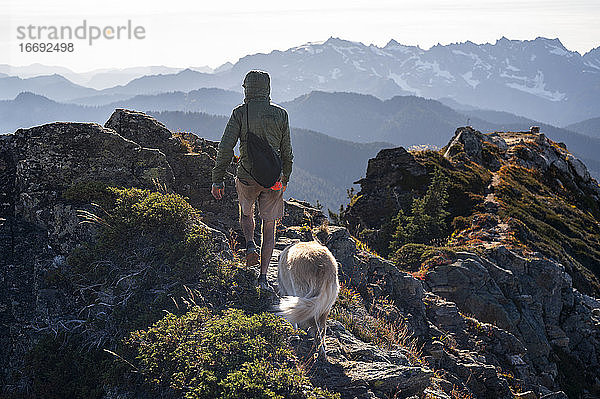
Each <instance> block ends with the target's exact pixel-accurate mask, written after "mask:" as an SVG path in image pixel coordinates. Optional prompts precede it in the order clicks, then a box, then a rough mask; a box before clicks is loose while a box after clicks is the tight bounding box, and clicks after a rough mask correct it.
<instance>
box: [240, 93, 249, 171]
mask: <svg viewBox="0 0 600 399" xmlns="http://www.w3.org/2000/svg"><path fill="white" fill-rule="evenodd" d="M249 113H250V105H249V104H248V103H246V140H245V142H246V154H247V153H248V132H249V131H250V122H248V114H249ZM240 145H242V143H241V140H240ZM240 166H241V167H242V169H244V170H245V171H246V173H248V174H249V175H250V176H252V173H250V171H249V170H248V169H246V167H245V166H244V164H243V163H242V162H241V160H240Z"/></svg>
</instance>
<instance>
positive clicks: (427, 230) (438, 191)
mask: <svg viewBox="0 0 600 399" xmlns="http://www.w3.org/2000/svg"><path fill="white" fill-rule="evenodd" d="M447 205H448V178H447V177H446V176H444V175H443V173H442V171H441V170H440V169H436V171H435V173H434V175H433V178H432V179H431V183H430V184H429V187H428V188H427V192H426V193H425V195H424V196H423V197H421V198H415V199H414V200H413V202H412V205H411V210H410V212H408V213H405V212H404V211H403V210H402V209H401V210H400V211H399V212H398V215H396V217H395V218H394V219H393V222H394V223H395V224H396V231H395V232H394V234H393V236H392V241H391V243H390V250H392V251H393V250H396V249H398V248H400V247H401V246H402V245H404V244H407V243H424V244H427V243H431V242H432V241H433V240H435V239H440V238H442V237H444V236H445V235H446V234H447V230H448V222H447V218H448V216H449V215H450V213H449V212H448V211H447V210H446V207H447Z"/></svg>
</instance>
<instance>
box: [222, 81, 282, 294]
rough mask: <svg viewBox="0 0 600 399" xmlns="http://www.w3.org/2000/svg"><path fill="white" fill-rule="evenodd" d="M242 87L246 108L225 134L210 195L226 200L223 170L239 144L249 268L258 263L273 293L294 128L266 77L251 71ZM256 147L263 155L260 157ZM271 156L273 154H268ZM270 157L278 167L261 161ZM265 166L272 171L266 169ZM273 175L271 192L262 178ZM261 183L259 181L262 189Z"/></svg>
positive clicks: (261, 278) (241, 203) (265, 285)
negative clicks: (271, 271)
mask: <svg viewBox="0 0 600 399" xmlns="http://www.w3.org/2000/svg"><path fill="white" fill-rule="evenodd" d="M242 87H244V103H243V104H241V105H239V106H237V107H236V108H234V109H233V112H232V113H231V117H230V118H229V122H227V126H226V127H225V131H224V132H223V137H222V138H221V142H220V143H219V152H218V154H217V159H216V162H215V167H214V168H213V170H212V182H213V184H212V188H211V192H212V195H213V197H215V199H217V200H219V199H221V198H222V197H223V194H224V182H223V177H224V176H225V170H226V169H227V167H228V166H229V164H230V163H231V159H232V157H233V148H234V147H235V145H236V143H237V141H238V140H240V158H239V160H238V166H237V173H236V175H237V176H236V178H235V188H236V191H237V194H238V199H239V208H240V225H241V227H242V231H243V232H244V238H245V239H246V265H247V266H253V265H257V264H258V263H259V258H260V275H259V278H258V286H259V287H260V288H262V289H269V285H268V283H267V268H268V266H269V262H270V260H271V255H272V254H273V247H274V246H275V222H276V220H277V219H281V218H282V217H283V192H284V191H285V189H286V187H287V184H288V181H289V179H290V174H291V173H292V158H293V155H292V145H291V142H290V126H289V122H288V115H287V111H286V110H285V109H284V108H282V107H280V106H278V105H275V104H272V103H271V99H270V78H269V74H268V73H266V72H263V71H250V72H248V73H247V74H246V77H245V78H244V84H243V85H242ZM250 132H251V133H250ZM252 133H253V134H254V135H253V134H252ZM256 136H258V137H259V138H256ZM253 140H254V141H253ZM261 140H262V141H261ZM265 140H266V142H265ZM257 141H261V143H262V144H263V147H260V146H257V145H256V144H255V142H257ZM267 143H268V144H267ZM256 148H261V149H264V150H261V152H260V153H258V154H257V153H256ZM269 152H270V153H271V154H267V153H269ZM263 153H264V154H263ZM269 155H270V156H271V157H272V158H275V159H276V160H277V161H278V162H279V163H278V164H273V165H274V166H272V167H271V166H269V165H271V164H269V162H268V161H264V159H262V158H261V157H262V156H265V157H267V158H266V159H269V158H268V156H269ZM265 165H267V168H268V169H272V170H264V169H265ZM261 168H262V170H261ZM279 171H281V172H279ZM269 173H271V174H273V173H275V179H276V180H278V181H276V182H275V184H274V185H273V186H272V187H269V186H268V185H270V184H272V182H271V183H265V182H264V179H263V176H264V175H268V174H269ZM257 180H259V181H261V184H259V183H258V182H257ZM266 181H269V180H268V179H267V180H266ZM265 184H267V186H266V187H265ZM257 200H258V212H259V216H260V219H261V220H262V238H261V248H260V255H259V251H258V248H257V247H256V244H255V243H254V227H255V226H254V203H255V202H256V201H257Z"/></svg>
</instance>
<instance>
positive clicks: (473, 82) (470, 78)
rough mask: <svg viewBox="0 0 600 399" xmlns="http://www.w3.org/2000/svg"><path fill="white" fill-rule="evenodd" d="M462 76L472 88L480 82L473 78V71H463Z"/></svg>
mask: <svg viewBox="0 0 600 399" xmlns="http://www.w3.org/2000/svg"><path fill="white" fill-rule="evenodd" d="M460 76H462V78H463V79H464V80H465V82H467V83H468V84H469V86H471V87H472V88H476V87H477V85H478V84H479V83H481V82H480V81H479V80H476V79H473V72H471V71H469V72H467V73H463V74H462V75H460Z"/></svg>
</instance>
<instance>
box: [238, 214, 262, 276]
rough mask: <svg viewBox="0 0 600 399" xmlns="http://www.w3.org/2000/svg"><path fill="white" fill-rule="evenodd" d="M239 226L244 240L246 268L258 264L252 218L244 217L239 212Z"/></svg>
mask: <svg viewBox="0 0 600 399" xmlns="http://www.w3.org/2000/svg"><path fill="white" fill-rule="evenodd" d="M240 226H242V231H243V232H244V238H245V239H246V266H254V265H256V264H258V263H259V262H258V251H257V250H256V245H255V244H254V227H255V224H254V216H246V215H244V214H243V213H242V212H241V211H240Z"/></svg>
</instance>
